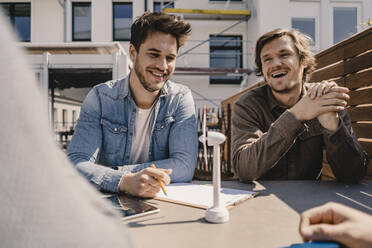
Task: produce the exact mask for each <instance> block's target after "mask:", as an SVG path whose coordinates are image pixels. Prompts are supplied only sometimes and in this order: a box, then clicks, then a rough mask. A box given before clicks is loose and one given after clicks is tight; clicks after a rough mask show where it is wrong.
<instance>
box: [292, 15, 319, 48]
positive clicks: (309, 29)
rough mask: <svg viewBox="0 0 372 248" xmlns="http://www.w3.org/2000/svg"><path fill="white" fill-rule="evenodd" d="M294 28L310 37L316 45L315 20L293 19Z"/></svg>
mask: <svg viewBox="0 0 372 248" xmlns="http://www.w3.org/2000/svg"><path fill="white" fill-rule="evenodd" d="M292 28H293V29H297V30H298V31H300V32H301V33H304V34H306V35H308V36H309V37H310V38H311V39H312V40H313V41H314V43H313V44H312V45H314V44H315V18H292Z"/></svg>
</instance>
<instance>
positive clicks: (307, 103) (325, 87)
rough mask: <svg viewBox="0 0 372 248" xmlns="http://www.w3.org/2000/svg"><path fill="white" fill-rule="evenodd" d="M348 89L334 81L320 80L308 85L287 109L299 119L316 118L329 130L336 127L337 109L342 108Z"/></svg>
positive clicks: (333, 129) (345, 103)
mask: <svg viewBox="0 0 372 248" xmlns="http://www.w3.org/2000/svg"><path fill="white" fill-rule="evenodd" d="M348 92H349V89H348V88H346V87H341V86H338V85H337V84H336V83H335V82H326V81H324V82H321V83H313V84H311V85H310V87H309V89H308V92H307V93H306V94H305V95H304V96H303V97H302V98H301V100H300V101H298V102H297V103H296V104H295V105H294V106H293V107H292V108H291V109H290V110H289V111H290V112H292V113H293V114H294V115H295V117H296V118H297V119H298V120H299V121H306V120H311V119H313V118H315V117H317V118H318V120H319V122H320V124H321V125H322V126H323V127H324V128H326V129H328V130H331V131H335V130H336V129H337V127H338V123H339V117H338V111H342V110H344V108H345V107H346V105H347V100H349V99H350V97H349V95H348V94H347V93H348Z"/></svg>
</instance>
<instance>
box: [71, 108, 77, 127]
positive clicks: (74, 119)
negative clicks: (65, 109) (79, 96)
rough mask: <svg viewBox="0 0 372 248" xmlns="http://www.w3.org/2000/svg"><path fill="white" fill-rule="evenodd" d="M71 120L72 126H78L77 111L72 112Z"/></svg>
mask: <svg viewBox="0 0 372 248" xmlns="http://www.w3.org/2000/svg"><path fill="white" fill-rule="evenodd" d="M71 117H72V118H71V120H72V126H73V127H75V124H76V110H72V116H71Z"/></svg>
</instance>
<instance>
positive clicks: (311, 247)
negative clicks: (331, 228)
mask: <svg viewBox="0 0 372 248" xmlns="http://www.w3.org/2000/svg"><path fill="white" fill-rule="evenodd" d="M283 248H341V246H340V245H339V244H337V243H335V242H305V243H302V244H293V245H291V246H287V247H283Z"/></svg>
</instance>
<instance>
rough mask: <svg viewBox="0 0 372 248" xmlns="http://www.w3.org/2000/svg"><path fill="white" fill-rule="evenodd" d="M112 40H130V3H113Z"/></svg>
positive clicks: (131, 11) (131, 8)
mask: <svg viewBox="0 0 372 248" xmlns="http://www.w3.org/2000/svg"><path fill="white" fill-rule="evenodd" d="M113 8H114V10H113V13H114V14H113V18H114V20H113V28H114V31H113V35H114V37H113V40H122V41H124V40H127V41H128V40H130V27H131V25H132V22H133V20H132V18H133V6H132V3H114V5H113Z"/></svg>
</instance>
